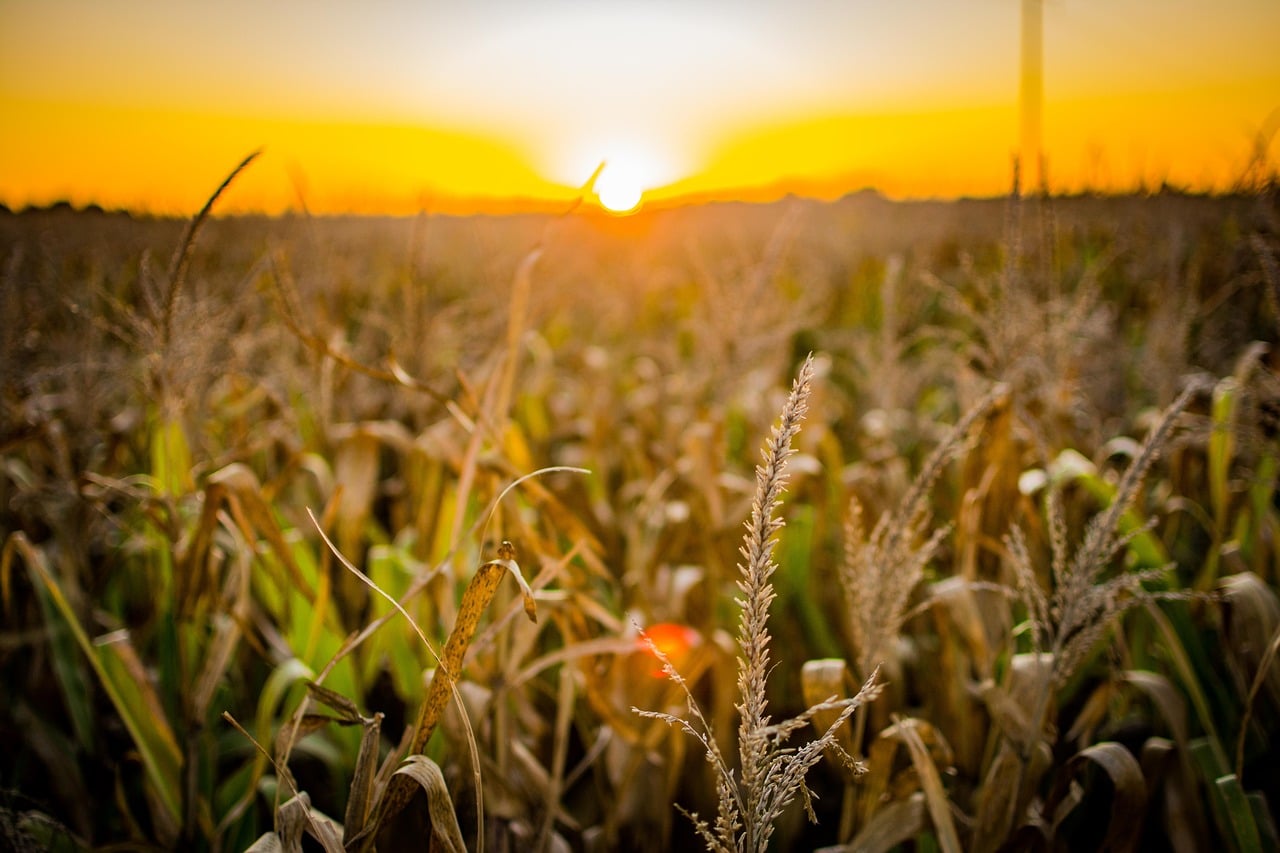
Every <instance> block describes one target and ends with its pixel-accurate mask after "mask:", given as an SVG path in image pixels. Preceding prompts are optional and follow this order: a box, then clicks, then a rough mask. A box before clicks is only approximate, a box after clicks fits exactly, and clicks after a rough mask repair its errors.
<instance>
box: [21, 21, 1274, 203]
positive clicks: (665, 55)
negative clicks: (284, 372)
mask: <svg viewBox="0 0 1280 853" xmlns="http://www.w3.org/2000/svg"><path fill="white" fill-rule="evenodd" d="M1020 7H1021V0H902V2H898V3H884V2H871V0H787V2H782V0H772V1H771V2H752V0H738V2H735V3H729V2H722V0H685V2H679V3H677V2H671V0H648V2H619V0H596V2H593V3H590V4H586V3H574V2H570V0H526V2H513V0H472V2H470V3H466V4H458V3H445V2H441V1H440V0H367V2H364V3H339V2H335V1H334V0H313V2H301V0H276V2H274V3H271V4H258V3H251V2H248V0H224V2H221V3H211V4H198V3H188V2H172V0H165V2H162V1H161V0H115V2H110V3H104V2H96V0H0V117H2V118H0V122H2V123H3V126H2V127H0V130H2V131H3V132H0V201H3V202H4V203H5V204H8V205H9V206H10V207H21V206H23V205H25V204H29V203H37V204H39V203H47V202H50V201H53V200H56V199H63V198H65V199H69V200H71V201H73V202H74V203H78V204H84V203H89V202H96V203H99V204H102V205H104V206H107V207H116V206H127V207H133V208H143V209H148V210H153V211H159V212H172V213H186V212H190V211H191V210H193V209H196V208H198V207H199V205H200V203H201V202H202V200H203V198H204V197H205V196H207V194H208V192H209V191H210V190H211V189H212V187H214V186H216V185H217V183H218V182H219V180H220V179H221V177H222V176H223V175H224V174H225V173H226V172H227V171H228V170H229V169H230V168H231V166H232V165H234V164H235V163H236V162H238V161H239V160H240V159H241V157H243V155H244V154H245V153H247V152H248V151H250V150H253V149H256V148H259V147H262V148H264V149H265V152H264V155H263V157H262V158H261V160H260V161H259V162H257V163H255V164H254V166H253V168H252V169H250V170H249V171H248V172H247V173H246V174H245V175H244V176H242V178H241V179H240V180H238V181H237V183H236V185H235V186H234V187H233V189H232V191H231V193H230V194H229V196H228V197H227V199H226V201H227V204H228V206H229V208H231V209H241V210H246V209H254V210H267V211H279V210H282V209H286V208H289V207H295V208H296V207H297V206H299V205H300V204H303V203H305V204H306V205H307V207H308V208H309V209H311V210H313V211H345V210H357V211H367V212H384V211H385V212H396V213H403V212H410V211H413V210H417V209H420V208H422V207H426V208H428V209H469V208H474V207H476V206H477V204H479V206H481V207H497V206H500V204H499V202H498V200H500V199H505V198H510V197H516V198H532V199H538V200H543V201H546V200H551V201H558V202H562V201H563V200H565V199H568V198H571V197H572V196H573V194H574V191H573V187H574V186H575V185H578V184H581V183H582V182H583V181H585V180H586V178H587V177H588V176H589V175H590V174H591V171H592V169H593V167H594V166H595V164H596V163H598V162H599V161H600V160H601V159H608V160H610V162H611V164H614V165H611V166H610V167H609V168H610V169H616V170H618V174H619V175H621V174H623V171H624V170H629V174H628V177H632V176H633V177H634V179H635V180H636V181H639V182H641V183H643V184H644V188H645V189H646V190H647V196H646V197H647V198H649V199H662V198H671V197H673V196H678V195H680V194H685V193H689V194H694V195H697V196H700V197H704V196H711V197H768V196H770V195H777V194H779V193H781V192H785V191H788V190H798V191H801V192H805V193H810V194H816V195H823V196H828V197H830V196H835V195H839V194H841V193H843V192H846V191H849V190H856V189H859V188H862V187H866V186H874V187H877V188H879V189H881V190H882V191H885V192H887V193H889V194H890V195H894V196H900V197H919V196H944V197H946V196H955V195H990V194H997V193H1001V192H1004V191H1006V190H1007V189H1008V186H1009V181H1010V162H1011V157H1012V155H1013V153H1014V149H1015V147H1016V145H1017V132H1018V114H1017V103H1018V67H1019V52H1018V51H1019V47H1018V40H1019V23H1018V21H1019V11H1020ZM1209 10H1211V11H1209ZM1277 36H1280V3H1277V2H1275V0H1221V1H1220V2H1218V3H1215V4H1208V3H1204V2H1201V0H1112V2H1107V3H1104V2H1101V0H1046V5H1045V10H1044V142H1045V150H1046V152H1047V158H1048V169H1049V178H1050V182H1051V184H1052V185H1053V186H1055V187H1057V188H1059V189H1067V190H1070V189H1079V188H1082V187H1084V186H1092V187H1097V188H1131V187H1133V186H1135V185H1137V184H1139V183H1143V184H1145V185H1148V186H1151V185H1156V184H1158V183H1159V182H1160V181H1162V180H1168V181H1170V182H1172V183H1175V184H1179V185H1185V186H1189V187H1192V188H1204V189H1222V188H1226V187H1228V186H1230V184H1231V182H1232V181H1233V180H1234V179H1235V178H1236V177H1238V176H1239V175H1240V173H1241V172H1242V170H1243V169H1244V167H1245V165H1246V163H1247V162H1248V158H1249V155H1250V153H1251V151H1252V146H1253V145H1254V142H1255V140H1256V138H1257V135H1258V133H1259V132H1260V131H1263V130H1265V129H1267V128H1268V127H1270V128H1271V129H1272V130H1274V128H1275V125H1276V123H1277V122H1278V121H1280V112H1278V111H1280V59H1278V58H1277V55H1280V52H1277V51H1276V50H1275V43H1276V39H1277ZM1276 153H1277V152H1276V150H1275V149H1274V148H1273V149H1272V151H1271V154H1272V156H1273V157H1274V156H1275V155H1276ZM477 200H478V201H477Z"/></svg>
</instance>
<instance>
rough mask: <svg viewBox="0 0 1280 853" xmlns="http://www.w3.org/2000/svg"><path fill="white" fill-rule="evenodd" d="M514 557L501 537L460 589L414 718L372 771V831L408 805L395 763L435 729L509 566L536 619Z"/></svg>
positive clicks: (410, 788) (408, 789) (407, 785)
mask: <svg viewBox="0 0 1280 853" xmlns="http://www.w3.org/2000/svg"><path fill="white" fill-rule="evenodd" d="M515 559H516V550H515V547H514V546H513V545H512V544H511V543H510V542H506V541H504V542H503V543H502V544H501V545H499V546H498V559H496V560H490V561H488V562H487V563H484V564H482V565H481V566H480V568H479V569H477V570H476V574H475V576H474V577H473V578H472V579H471V583H469V584H468V585H467V589H466V592H464V593H463V595H462V604H461V605H460V606H459V609H458V618H457V621H455V622H454V626H453V630H452V631H451V632H450V634H449V639H448V641H447V642H446V643H445V647H444V652H443V653H442V654H441V655H440V663H439V666H438V667H437V668H436V672H435V675H434V676H433V677H432V679H431V686H430V687H428V688H427V695H426V698H425V699H424V700H423V702H422V707H421V709H420V710H419V711H418V720H417V722H416V723H415V724H414V726H413V728H412V729H410V730H409V731H407V732H406V738H405V741H404V743H402V745H401V748H399V749H397V750H395V751H393V752H392V753H391V754H389V755H388V756H387V759H386V761H384V762H383V765H382V769H381V770H380V771H379V773H378V781H377V787H378V788H379V789H381V790H383V791H384V793H383V795H382V796H381V798H380V799H379V801H378V806H377V810H376V812H375V815H374V819H373V820H372V821H371V822H370V825H371V827H372V828H373V830H374V831H375V832H376V829H377V828H378V827H379V826H382V825H383V824H385V822H386V821H388V820H390V819H391V818H392V817H394V816H395V815H396V814H398V813H399V812H400V811H401V810H402V809H403V808H404V807H405V806H406V805H408V804H409V801H410V800H411V799H412V798H413V795H414V793H415V792H416V791H417V788H415V787H414V785H413V782H412V781H411V780H410V779H409V778H407V777H405V776H403V775H398V771H396V770H395V768H396V766H397V765H398V764H399V763H400V757H401V756H404V757H406V758H407V759H412V758H413V757H414V756H417V755H420V754H421V753H422V751H423V750H424V749H425V748H426V745H427V741H428V740H430V739H431V735H432V733H433V732H435V729H436V724H437V723H439V722H440V716H441V715H442V714H443V713H444V709H445V706H446V705H447V704H448V702H449V699H450V697H451V696H453V693H454V688H455V685H456V684H457V681H458V676H459V675H460V674H461V672H462V663H463V659H464V658H465V656H466V654H467V648H468V647H469V646H470V645H471V638H472V637H473V636H474V635H475V633H476V629H477V627H478V626H479V624H480V617H481V616H482V615H483V614H484V611H485V610H486V609H487V608H488V606H489V602H491V601H492V600H493V596H494V595H495V593H497V591H498V584H499V583H500V582H501V581H502V578H503V576H504V575H505V574H506V573H508V572H510V573H511V574H512V576H514V577H515V578H516V580H517V582H519V584H520V587H521V591H522V593H523V595H524V611H525V614H526V615H527V616H528V617H529V619H530V620H531V621H534V622H537V621H538V611H537V604H536V602H535V601H534V598H533V592H532V590H530V588H529V585H528V583H527V582H526V581H525V580H524V576H523V575H522V574H521V572H520V567H519V565H517V563H516V561H515ZM388 776H389V778H388ZM373 838H374V835H373V833H370V834H369V835H368V836H366V840H365V843H366V849H367V845H368V844H370V843H372V841H373Z"/></svg>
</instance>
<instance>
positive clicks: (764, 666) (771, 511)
mask: <svg viewBox="0 0 1280 853" xmlns="http://www.w3.org/2000/svg"><path fill="white" fill-rule="evenodd" d="M812 379H813V357H812V356H810V357H809V358H808V359H806V360H805V362H804V364H803V365H802V366H801V368H800V373H799V375H798V376H797V378H796V380H795V383H794V384H793V385H792V389H791V394H790V396H789V397H788V398H787V402H786V405H784V406H783V409H782V419H781V422H780V423H779V425H778V426H776V427H774V429H773V435H772V436H771V437H770V438H769V439H768V441H767V442H766V446H765V450H764V454H763V455H764V461H763V462H762V463H761V464H760V465H758V466H757V467H756V492H755V499H754V501H753V502H752V505H751V519H750V520H749V521H748V522H747V524H746V528H747V530H746V534H745V535H744V536H743V544H742V547H741V549H740V553H741V554H742V557H743V559H744V560H745V561H746V562H745V563H739V564H738V571H739V572H740V574H741V576H742V577H741V579H740V580H739V581H738V588H739V589H740V590H741V591H742V597H741V598H736V599H734V600H735V602H736V603H737V605H738V607H739V608H740V609H741V617H740V619H739V623H738V648H739V653H738V703H737V706H736V707H737V709H738V713H739V715H740V717H741V720H740V723H739V726H738V753H739V755H738V757H739V762H740V767H739V771H738V773H737V774H735V772H734V771H733V770H732V769H731V768H730V767H729V764H728V762H727V761H726V759H725V757H724V755H723V753H721V751H720V748H719V746H718V745H717V743H716V739H715V736H714V734H713V732H712V730H711V725H710V723H709V722H708V721H707V719H706V717H705V716H704V715H703V713H702V710H701V709H700V708H699V706H698V704H697V702H696V701H695V700H694V698H693V695H692V693H691V692H690V690H689V686H688V682H686V681H685V679H684V678H683V677H682V676H681V675H680V674H679V673H678V672H677V671H676V669H675V667H674V666H673V665H672V664H671V662H670V661H669V660H668V659H667V657H666V655H664V654H663V653H662V651H661V650H660V649H659V648H658V647H657V645H656V644H654V643H653V642H652V641H651V640H650V641H649V646H650V648H651V649H652V650H653V652H654V654H656V655H657V656H658V658H659V659H660V660H661V661H662V664H663V671H664V672H665V673H666V675H667V677H668V678H670V679H671V680H672V681H674V682H675V683H676V684H677V685H679V686H680V688H681V689H682V690H683V691H684V694H685V701H686V704H687V707H688V711H689V716H688V717H680V716H677V715H674V714H666V713H660V712H656V711H643V710H640V709H639V708H632V710H633V711H634V712H635V713H637V714H640V715H641V716H643V717H648V718H650V719H656V720H661V721H663V722H665V723H667V725H672V726H679V727H680V728H681V729H683V730H684V731H685V732H687V733H688V734H690V735H692V736H693V737H694V738H696V739H697V740H698V741H699V742H700V743H701V744H702V745H703V747H705V748H706V750H707V753H706V755H707V761H708V763H710V764H711V765H712V767H713V768H715V771H716V775H717V783H716V788H717V793H718V797H719V804H718V814H717V816H716V820H715V824H714V826H713V825H711V824H709V823H707V822H706V821H705V820H702V819H701V818H699V817H698V815H697V814H691V813H688V812H685V814H686V815H687V816H688V817H689V819H690V820H692V821H693V824H694V827H695V829H696V830H697V832H698V834H699V835H700V836H701V837H702V840H703V842H704V843H705V844H706V846H707V849H708V850H712V851H751V853H764V851H765V850H766V849H767V848H768V845H769V838H770V836H771V835H772V834H773V828H774V822H775V821H776V820H777V819H778V817H779V816H780V815H781V814H782V811H783V809H784V808H786V806H787V805H788V804H790V803H791V802H792V801H793V800H794V799H795V796H796V794H797V793H798V794H800V795H802V797H803V798H804V803H805V807H806V810H807V811H808V813H809V818H810V820H816V817H815V815H814V813H813V808H812V805H811V802H810V800H811V795H810V792H809V790H808V788H807V787H806V785H805V776H806V775H807V774H808V772H809V769H810V768H812V767H813V765H815V764H816V763H817V762H818V761H819V760H820V759H821V758H822V755H823V752H824V750H827V749H830V750H832V751H833V752H834V753H835V754H837V755H839V756H840V757H841V758H842V759H843V760H845V761H846V762H847V763H848V764H849V765H850V767H851V768H852V769H854V770H855V772H856V771H858V770H860V769H861V768H860V765H858V764H857V762H855V761H854V759H853V758H852V757H851V756H850V755H849V754H848V753H847V752H845V751H844V749H842V748H841V747H840V744H839V742H838V741H837V739H836V733H837V732H838V731H839V730H840V728H841V727H842V726H843V725H844V724H845V722H846V721H847V720H848V719H849V717H850V716H851V715H852V714H853V712H854V711H855V710H856V709H857V708H858V707H859V706H861V705H862V704H863V703H865V702H869V701H871V700H873V699H874V698H875V697H876V696H877V695H878V694H879V692H880V684H879V683H878V682H877V673H874V672H873V673H872V674H871V677H870V678H868V680H867V682H866V683H865V684H864V685H863V687H862V689H861V690H860V691H859V692H858V694H857V695H856V696H854V697H853V698H852V699H841V700H837V699H835V698H832V699H829V700H827V701H825V702H820V703H818V704H816V705H813V706H812V707H810V708H809V709H808V710H806V711H805V712H804V713H802V714H800V715H799V716H797V717H794V718H792V719H790V720H785V721H783V722H781V723H776V724H775V723H772V722H771V721H770V718H769V715H768V699H767V697H766V695H765V686H766V680H767V676H768V672H769V643H770V640H771V637H770V635H769V605H770V604H771V603H772V602H773V599H774V597H775V594H774V591H773V584H772V583H771V582H770V578H771V577H772V575H773V573H774V572H775V571H776V570H777V564H776V563H775V562H774V561H773V550H774V547H775V546H776V545H777V533H778V530H779V529H781V528H782V526H783V525H784V522H783V520H782V519H781V518H778V517H777V516H776V515H775V512H776V510H777V508H778V506H779V505H780V503H781V501H780V497H781V494H782V491H783V488H784V487H785V485H786V482H787V476H786V473H785V471H786V463H787V459H788V457H790V456H791V455H792V454H793V453H794V452H795V451H793V450H792V448H791V440H792V439H793V438H794V437H795V435H796V434H797V433H798V432H799V430H800V422H801V421H802V420H803V419H804V416H805V413H806V411H807V408H808V399H809V393H810V389H811V382H812ZM831 710H836V711H838V714H837V715H836V717H835V719H834V721H833V722H832V723H831V725H830V726H828V727H827V729H826V731H825V732H824V733H823V734H822V736H821V737H819V738H818V739H816V740H814V741H812V742H810V743H808V744H805V745H804V746H802V747H799V748H794V747H785V746H784V744H785V743H786V741H787V740H788V739H789V738H790V736H791V735H792V734H794V733H795V732H796V731H797V730H799V729H802V728H805V727H807V726H808V725H810V722H811V720H812V719H813V718H814V716H815V715H817V714H821V713H823V712H825V711H831ZM677 808H678V806H677ZM681 811H684V810H683V809H681Z"/></svg>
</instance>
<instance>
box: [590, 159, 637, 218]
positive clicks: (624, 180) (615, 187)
mask: <svg viewBox="0 0 1280 853" xmlns="http://www.w3.org/2000/svg"><path fill="white" fill-rule="evenodd" d="M641 181H642V179H641V177H640V174H639V173H638V172H637V171H636V169H635V167H634V166H632V165H631V164H629V163H627V162H626V161H625V160H624V161H618V162H610V161H606V162H605V166H604V169H603V170H602V171H601V172H600V176H599V177H597V178H596V183H595V193H596V198H597V199H599V201H600V206H601V207H603V208H604V209H605V210H607V211H609V212H610V213H631V212H632V211H634V210H636V209H637V208H639V207H640V201H641V199H642V198H643V197H644V191H645V187H644V186H643V185H642V183H641Z"/></svg>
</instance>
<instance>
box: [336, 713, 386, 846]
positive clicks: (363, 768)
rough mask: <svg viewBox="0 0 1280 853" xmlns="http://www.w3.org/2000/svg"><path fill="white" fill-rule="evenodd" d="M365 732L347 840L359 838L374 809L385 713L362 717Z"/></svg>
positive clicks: (345, 819) (349, 808) (347, 821)
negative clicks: (375, 784)
mask: <svg viewBox="0 0 1280 853" xmlns="http://www.w3.org/2000/svg"><path fill="white" fill-rule="evenodd" d="M361 722H363V723H364V732H363V733H362V734H361V736H360V752H359V753H358V754H357V755H356V767H355V773H354V775H353V776H352V779H351V789H350V793H349V794H348V797H347V811H346V814H345V815H344V817H343V826H344V835H343V838H344V839H346V840H350V839H353V838H355V837H356V836H357V835H358V834H359V833H360V832H361V830H363V829H364V826H365V823H366V822H367V821H368V820H369V815H370V813H371V811H372V809H373V791H374V781H375V779H376V777H377V773H378V743H379V736H380V734H381V732H382V714H381V712H379V713H377V714H374V715H373V718H372V719H367V718H362V719H361Z"/></svg>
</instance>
